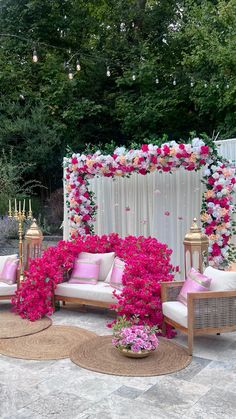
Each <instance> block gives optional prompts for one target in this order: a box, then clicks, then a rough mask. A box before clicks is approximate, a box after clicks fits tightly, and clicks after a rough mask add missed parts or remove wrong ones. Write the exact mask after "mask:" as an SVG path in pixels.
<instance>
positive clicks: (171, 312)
mask: <svg viewBox="0 0 236 419" xmlns="http://www.w3.org/2000/svg"><path fill="white" fill-rule="evenodd" d="M162 311H163V314H164V316H166V317H168V318H169V319H171V320H173V321H174V322H176V323H178V324H181V326H183V327H188V309H187V307H186V305H184V304H182V303H180V302H179V301H166V302H165V303H163V304H162Z"/></svg>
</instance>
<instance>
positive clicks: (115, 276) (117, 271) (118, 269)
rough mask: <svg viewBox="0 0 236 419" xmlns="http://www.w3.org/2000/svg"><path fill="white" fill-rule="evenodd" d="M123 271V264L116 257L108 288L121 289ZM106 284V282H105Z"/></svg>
mask: <svg viewBox="0 0 236 419" xmlns="http://www.w3.org/2000/svg"><path fill="white" fill-rule="evenodd" d="M124 269H125V262H124V261H123V260H121V259H120V258H118V257H116V258H115V260H114V264H113V268H112V272H111V276H110V281H109V282H110V286H111V287H112V288H116V289H122V287H123V284H122V276H123V272H124ZM108 276H109V274H108ZM105 282H107V280H106V281H105Z"/></svg>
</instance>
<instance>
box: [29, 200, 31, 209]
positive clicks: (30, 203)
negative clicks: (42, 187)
mask: <svg viewBox="0 0 236 419" xmlns="http://www.w3.org/2000/svg"><path fill="white" fill-rule="evenodd" d="M29 211H30V212H31V199H29Z"/></svg>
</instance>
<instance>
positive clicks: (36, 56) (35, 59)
mask: <svg viewBox="0 0 236 419" xmlns="http://www.w3.org/2000/svg"><path fill="white" fill-rule="evenodd" d="M32 59H33V62H34V63H37V62H38V55H37V51H36V49H34V50H33V57H32Z"/></svg>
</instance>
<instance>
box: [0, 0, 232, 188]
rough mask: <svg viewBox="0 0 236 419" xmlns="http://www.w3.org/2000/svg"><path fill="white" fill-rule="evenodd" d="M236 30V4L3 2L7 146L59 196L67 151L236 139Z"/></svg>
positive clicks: (1, 122) (0, 108)
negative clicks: (194, 135)
mask: <svg viewBox="0 0 236 419" xmlns="http://www.w3.org/2000/svg"><path fill="white" fill-rule="evenodd" d="M235 26H236V13H235V0H229V1H226V0H215V1H210V0H202V1H200V0H199V1H193V0H184V1H183V0H181V1H178V2H176V1H174V0H169V1H168V2H157V1H154V0H118V1H117V0H116V1H115V0H109V1H108V0H86V1H85V0H73V1H72V0H52V1H50V2H42V1H40V0H21V1H19V0H2V2H1V6H0V27H1V35H0V37H1V47H2V48H0V92H1V93H0V98H1V102H0V146H1V147H2V148H3V147H4V148H6V147H7V146H9V145H14V147H15V153H14V155H15V158H16V161H17V162H19V161H21V162H26V163H32V162H33V163H34V166H33V167H34V169H32V166H31V169H29V170H28V172H27V176H28V177H31V176H33V177H36V178H37V179H40V180H41V181H42V182H43V183H44V184H45V185H46V186H48V187H49V190H51V189H54V188H56V187H57V186H58V184H59V183H60V182H61V177H62V169H61V161H62V157H63V155H65V151H66V146H67V145H69V146H70V147H71V148H72V149H74V150H75V151H79V150H83V149H84V148H85V146H86V144H87V143H92V144H101V145H102V144H105V143H111V142H112V141H113V140H114V141H115V142H116V143H117V144H128V143H131V142H136V143H142V142H143V141H146V140H147V139H148V140H151V141H160V142H161V141H162V137H163V133H166V134H168V135H169V137H170V138H174V139H179V138H181V137H182V138H187V136H188V133H189V132H190V131H193V130H196V131H198V132H203V131H205V132H206V133H207V134H208V135H212V133H213V132H218V131H220V132H221V135H222V137H223V138H225V137H226V136H229V135H235V134H236V123H235V103H236V102H235V89H236V87H235V71H236V70H235V68H236V66H235V64H236V63H235V60H236V56H235V53H234V51H235ZM34 49H36V51H37V54H38V62H36V63H35V62H32V52H33V50H34ZM77 60H79V62H80V65H81V70H80V71H78V72H76V70H75V65H76V61H77ZM65 63H66V65H64V64H65ZM69 69H71V71H72V72H73V75H74V77H73V79H72V80H69V78H68V71H69ZM107 74H108V76H107ZM191 85H192V86H191ZM205 86H206V87H205ZM159 138H161V139H160V140H159ZM164 138H165V137H164Z"/></svg>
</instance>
